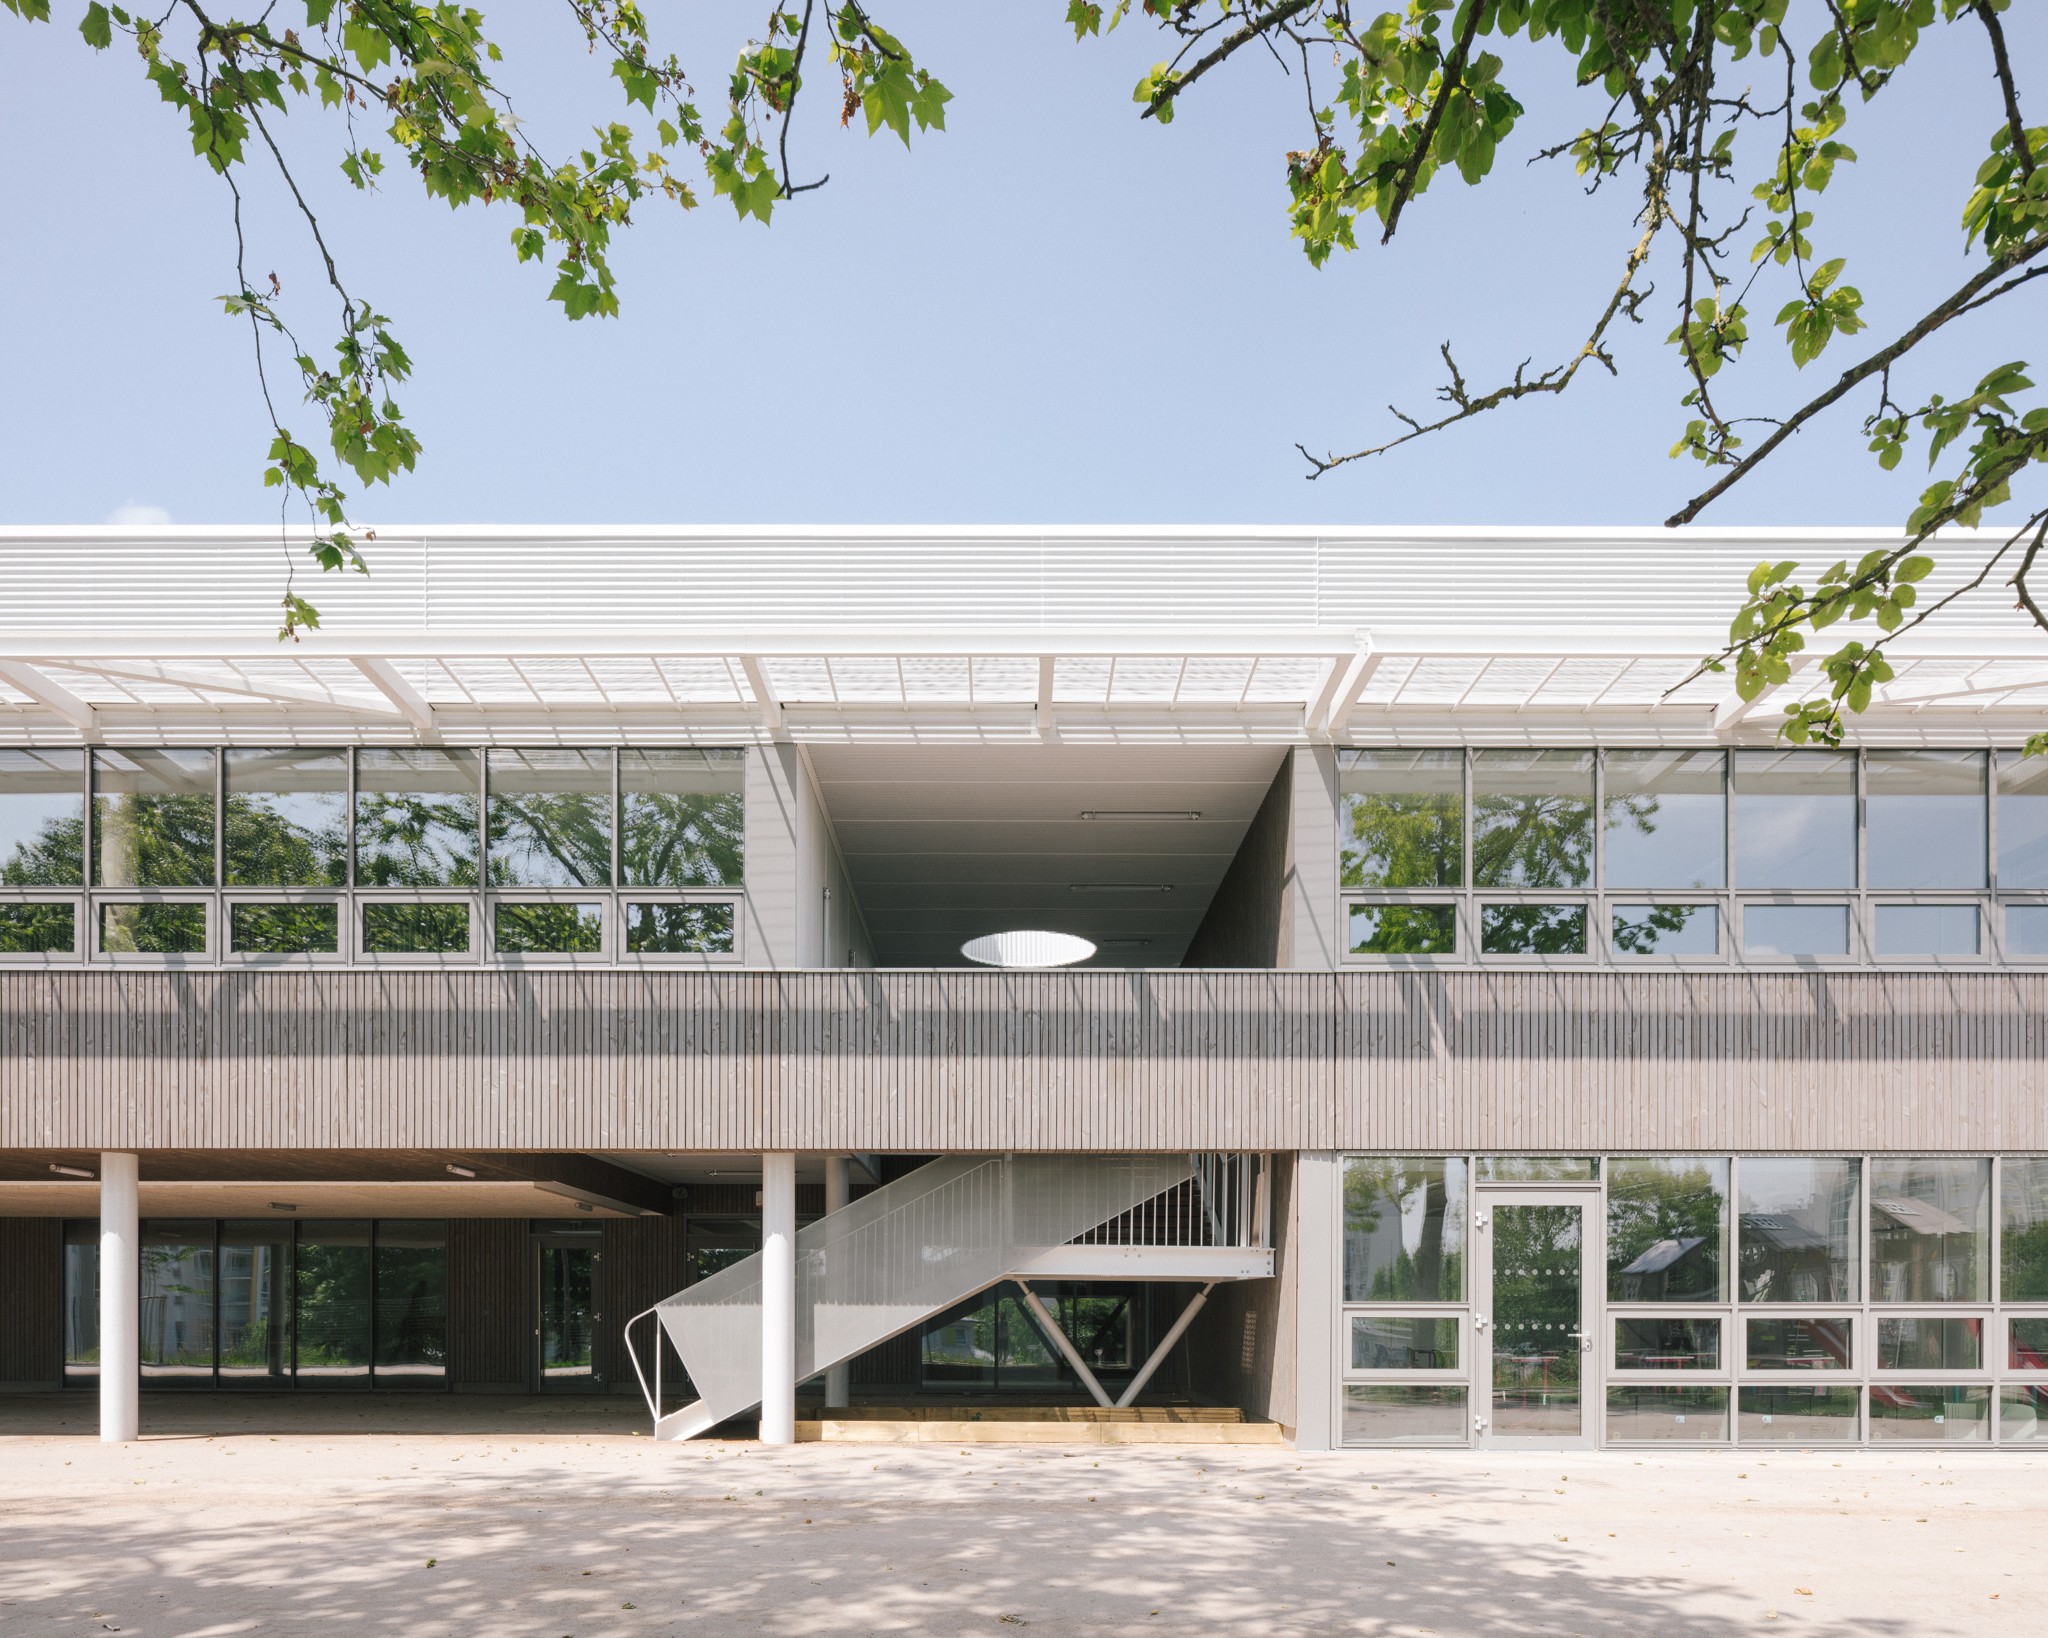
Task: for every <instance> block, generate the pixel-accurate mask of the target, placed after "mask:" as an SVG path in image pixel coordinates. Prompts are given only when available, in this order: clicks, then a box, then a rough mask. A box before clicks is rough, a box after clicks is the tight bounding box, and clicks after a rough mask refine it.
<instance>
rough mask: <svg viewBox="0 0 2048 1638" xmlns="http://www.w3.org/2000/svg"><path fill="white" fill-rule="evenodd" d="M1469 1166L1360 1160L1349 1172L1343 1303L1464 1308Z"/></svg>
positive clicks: (1346, 1173) (1426, 1160)
mask: <svg viewBox="0 0 2048 1638" xmlns="http://www.w3.org/2000/svg"><path fill="white" fill-rule="evenodd" d="M1465 1198H1466V1195H1465V1162H1464V1161H1463V1160H1461V1159H1459V1158H1457V1157H1455V1156H1453V1157H1451V1158H1449V1159H1444V1158H1440V1157H1435V1156H1431V1157H1426V1158H1421V1159H1402V1158H1398V1157H1394V1156H1386V1155H1358V1156H1354V1157H1353V1158H1352V1159H1351V1160H1350V1161H1348V1162H1347V1163H1346V1165H1345V1168H1344V1300H1345V1301H1346V1302H1460V1301H1462V1300H1463V1299H1464V1295H1465Z"/></svg>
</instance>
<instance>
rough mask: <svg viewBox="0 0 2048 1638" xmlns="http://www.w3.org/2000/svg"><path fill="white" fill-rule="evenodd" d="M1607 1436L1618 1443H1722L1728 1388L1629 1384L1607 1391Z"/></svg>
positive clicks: (1726, 1427)
mask: <svg viewBox="0 0 2048 1638" xmlns="http://www.w3.org/2000/svg"><path fill="white" fill-rule="evenodd" d="M1607 1437H1608V1438H1609V1439H1611V1440H1613V1441H1615V1442H1616V1443H1618V1444H1631V1445H1643V1444H1659V1445H1678V1444H1695V1445H1697V1444H1710V1445H1711V1444H1722V1443H1725V1442H1726V1440H1727V1438H1728V1390H1727V1389H1726V1388H1665V1387H1655V1388H1652V1387H1641V1386H1628V1387H1620V1388H1609V1389H1608V1390H1607Z"/></svg>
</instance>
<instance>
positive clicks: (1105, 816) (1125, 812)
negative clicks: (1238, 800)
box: [1081, 808, 1202, 824]
mask: <svg viewBox="0 0 2048 1638" xmlns="http://www.w3.org/2000/svg"><path fill="white" fill-rule="evenodd" d="M1081 817H1082V818H1083V819H1101V820H1108V821H1111V822H1115V821H1118V820H1122V821H1126V822H1128V823H1130V824H1149V823H1154V822H1157V821H1161V820H1172V819H1199V818H1201V817H1202V814H1201V810H1200V809H1198V808H1084V809H1083V810H1082V812H1081Z"/></svg>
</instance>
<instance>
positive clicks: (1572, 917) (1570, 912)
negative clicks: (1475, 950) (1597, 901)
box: [1479, 904, 1586, 955]
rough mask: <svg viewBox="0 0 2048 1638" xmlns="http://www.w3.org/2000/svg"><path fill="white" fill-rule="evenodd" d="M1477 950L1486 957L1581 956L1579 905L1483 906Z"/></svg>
mask: <svg viewBox="0 0 2048 1638" xmlns="http://www.w3.org/2000/svg"><path fill="white" fill-rule="evenodd" d="M1479 948H1480V949H1481V950H1482V951H1484V952H1485V953H1486V954H1487V955H1584V954H1585V953H1586V907H1585V906H1584V905H1583V904H1486V905H1481V906H1480V909H1479Z"/></svg>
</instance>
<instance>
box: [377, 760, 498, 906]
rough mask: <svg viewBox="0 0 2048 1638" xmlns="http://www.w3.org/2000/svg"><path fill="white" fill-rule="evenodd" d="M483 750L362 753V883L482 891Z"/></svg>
mask: <svg viewBox="0 0 2048 1638" xmlns="http://www.w3.org/2000/svg"><path fill="white" fill-rule="evenodd" d="M481 774H482V761H481V758H480V757H479V756H478V754H477V753H476V752H475V751H439V750H426V749H391V750H364V751H358V752H356V881H357V883H358V885H360V886H364V887H474V886H475V885H476V879H477V873H476V847H477V837H476V825H477V792H478V781H479V778H480V776H481Z"/></svg>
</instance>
